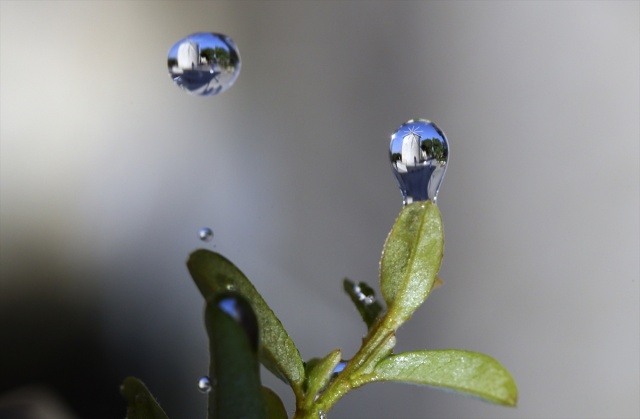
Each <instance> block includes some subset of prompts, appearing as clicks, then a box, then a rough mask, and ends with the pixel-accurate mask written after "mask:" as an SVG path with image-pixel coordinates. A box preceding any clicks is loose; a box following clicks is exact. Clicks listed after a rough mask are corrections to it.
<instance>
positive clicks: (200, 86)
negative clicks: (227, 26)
mask: <svg viewBox="0 0 640 419" xmlns="http://www.w3.org/2000/svg"><path fill="white" fill-rule="evenodd" d="M167 66H168V69H169V76H171V79H172V80H173V82H174V83H175V84H176V85H177V86H178V87H180V88H181V89H183V90H184V91H186V92H188V93H191V94H192V95H196V96H210V95H217V94H218V93H220V92H223V91H225V90H227V89H228V88H229V87H231V86H232V85H233V83H234V82H235V81H236V79H237V78H238V75H239V74H240V53H239V52H238V48H237V47H236V45H235V44H234V42H233V40H231V38H229V37H228V36H226V35H223V34H220V33H212V32H202V33H194V34H191V35H189V36H187V37H186V38H184V39H181V40H180V41H178V42H176V43H175V44H174V45H173V46H172V47H171V48H170V49H169V54H168V57H167Z"/></svg>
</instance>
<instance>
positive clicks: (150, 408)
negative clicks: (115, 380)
mask: <svg viewBox="0 0 640 419" xmlns="http://www.w3.org/2000/svg"><path fill="white" fill-rule="evenodd" d="M120 392H121V393H122V395H123V396H124V398H125V399H126V400H127V419H168V417H167V414H166V413H164V410H162V408H161V407H160V405H159V404H158V402H157V401H156V399H155V398H154V397H153V396H152V395H151V393H150V392H149V389H147V387H146V386H145V385H144V383H143V382H142V381H140V380H139V379H138V378H136V377H127V378H125V379H124V382H123V383H122V386H120Z"/></svg>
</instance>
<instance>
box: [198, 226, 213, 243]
mask: <svg viewBox="0 0 640 419" xmlns="http://www.w3.org/2000/svg"><path fill="white" fill-rule="evenodd" d="M198 237H200V240H202V241H203V242H210V241H211V240H213V230H211V229H210V228H209V227H203V228H201V229H200V231H198Z"/></svg>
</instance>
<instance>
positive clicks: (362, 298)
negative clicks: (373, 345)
mask: <svg viewBox="0 0 640 419" xmlns="http://www.w3.org/2000/svg"><path fill="white" fill-rule="evenodd" d="M343 287H344V290H345V292H346V293H347V294H348V295H349V297H350V298H351V301H353V304H354V305H355V306H356V309H357V310H358V313H360V316H361V317H362V320H364V322H365V324H366V325H367V329H371V327H372V326H373V325H374V324H375V322H376V321H377V320H378V318H379V317H380V314H381V313H382V311H383V308H382V305H381V304H380V302H379V301H377V300H376V299H375V291H374V290H373V288H371V287H370V286H369V285H368V284H367V283H365V282H360V283H359V284H357V285H356V284H355V283H354V282H352V281H350V280H348V279H346V278H345V280H344V281H343Z"/></svg>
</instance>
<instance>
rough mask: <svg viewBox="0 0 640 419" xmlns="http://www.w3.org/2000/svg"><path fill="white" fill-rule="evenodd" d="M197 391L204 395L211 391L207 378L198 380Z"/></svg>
mask: <svg viewBox="0 0 640 419" xmlns="http://www.w3.org/2000/svg"><path fill="white" fill-rule="evenodd" d="M198 390H200V392H201V393H205V394H206V393H208V392H210V391H211V380H209V377H207V376H206V375H205V376H203V377H201V378H200V379H199V380H198Z"/></svg>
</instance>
